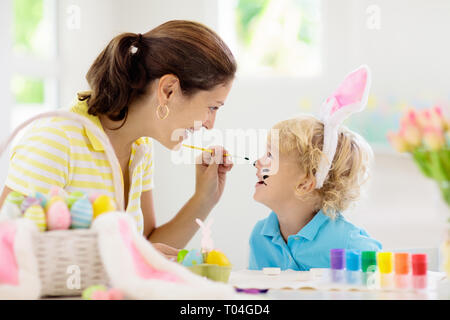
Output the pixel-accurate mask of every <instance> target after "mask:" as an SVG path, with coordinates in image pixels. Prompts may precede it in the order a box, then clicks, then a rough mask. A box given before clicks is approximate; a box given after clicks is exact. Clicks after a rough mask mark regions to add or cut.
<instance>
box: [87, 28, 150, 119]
mask: <svg viewBox="0 0 450 320" xmlns="http://www.w3.org/2000/svg"><path fill="white" fill-rule="evenodd" d="M145 51H146V46H145V43H144V41H143V39H142V35H140V34H134V33H122V34H120V35H118V36H116V37H115V38H114V39H112V40H111V41H110V42H109V44H108V46H107V47H106V48H105V49H104V50H103V51H102V52H101V53H100V55H99V56H98V57H97V59H96V60H95V61H94V63H93V64H92V66H91V68H90V69H89V71H88V73H87V75H86V79H87V81H88V83H89V86H90V87H91V90H92V92H91V95H90V97H89V113H90V114H93V115H99V114H105V115H107V116H108V117H109V118H110V119H111V120H115V121H118V120H123V119H124V118H125V117H126V115H127V112H128V105H129V103H130V101H131V100H132V99H134V98H135V97H136V96H138V95H139V94H141V93H143V92H144V91H145V86H146V84H147V82H148V79H147V69H146V68H145V61H144V59H145Z"/></svg>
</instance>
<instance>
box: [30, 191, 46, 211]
mask: <svg viewBox="0 0 450 320" xmlns="http://www.w3.org/2000/svg"><path fill="white" fill-rule="evenodd" d="M33 197H34V198H36V199H38V200H39V201H40V202H41V203H40V204H41V207H42V208H45V206H46V205H47V197H46V196H45V195H44V194H42V193H40V192H39V191H36V192H35V193H34V194H33Z"/></svg>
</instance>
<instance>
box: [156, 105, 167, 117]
mask: <svg viewBox="0 0 450 320" xmlns="http://www.w3.org/2000/svg"><path fill="white" fill-rule="evenodd" d="M162 108H165V109H166V110H165V113H164V116H161V109H162ZM169 113H170V110H169V107H168V106H167V104H165V105H164V106H161V105H158V107H157V108H156V116H157V117H158V119H159V120H164V119H165V118H167V117H168V116H169Z"/></svg>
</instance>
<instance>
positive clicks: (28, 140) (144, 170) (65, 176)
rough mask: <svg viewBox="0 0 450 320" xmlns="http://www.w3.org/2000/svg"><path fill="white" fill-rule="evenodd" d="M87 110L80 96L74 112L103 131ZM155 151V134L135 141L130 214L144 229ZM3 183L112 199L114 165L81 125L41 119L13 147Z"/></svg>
mask: <svg viewBox="0 0 450 320" xmlns="http://www.w3.org/2000/svg"><path fill="white" fill-rule="evenodd" d="M87 110H88V105H87V102H86V101H81V100H78V102H77V103H76V105H75V106H73V107H72V108H71V110H70V111H72V112H75V113H78V114H80V115H83V116H85V117H87V118H88V119H90V120H91V121H93V122H94V124H96V125H97V126H98V127H99V128H100V129H101V130H102V131H103V128H102V125H101V122H100V120H99V118H98V117H97V116H93V115H89V114H88V113H87ZM152 154H153V141H152V139H151V138H149V137H141V138H139V139H137V140H136V141H135V142H134V143H133V144H132V147H131V156H130V161H129V174H130V177H129V181H130V191H129V195H128V205H127V208H126V212H127V213H128V214H130V215H132V216H133V217H134V219H135V221H136V225H137V228H138V230H139V232H141V233H142V232H143V229H144V222H143V215H142V210H141V203H140V201H141V193H142V192H144V191H148V190H151V189H152V188H153V157H152ZM120 176H121V177H122V175H120ZM5 185H6V186H8V187H9V188H10V189H12V190H15V191H18V192H20V193H22V194H25V195H30V194H32V193H33V192H34V191H39V192H41V193H43V194H47V193H48V191H49V189H50V187H51V186H59V187H61V188H63V189H65V190H66V191H67V192H69V193H70V192H73V191H83V192H85V193H88V194H89V193H92V192H97V193H98V192H100V193H102V194H106V195H108V196H110V197H112V198H114V187H113V175H112V167H111V165H110V164H109V162H108V160H107V157H106V153H105V151H104V147H103V145H102V144H101V142H100V141H99V140H98V139H97V138H96V137H95V136H94V134H93V133H92V132H91V131H89V130H88V129H87V128H85V126H84V125H83V124H82V123H79V122H77V121H74V120H71V119H67V118H66V119H65V118H62V117H53V118H44V119H39V120H37V121H35V122H34V123H33V124H32V125H31V127H30V129H28V130H27V131H26V132H25V134H24V135H23V137H22V138H21V139H20V141H19V142H18V143H17V144H16V145H15V146H14V148H13V149H12V154H11V157H10V163H9V170H8V175H7V178H6V182H5ZM122 185H123V177H122Z"/></svg>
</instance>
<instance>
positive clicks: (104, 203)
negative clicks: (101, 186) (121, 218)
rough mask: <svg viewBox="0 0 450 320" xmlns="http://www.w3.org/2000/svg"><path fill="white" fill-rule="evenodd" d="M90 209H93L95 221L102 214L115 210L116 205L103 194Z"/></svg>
mask: <svg viewBox="0 0 450 320" xmlns="http://www.w3.org/2000/svg"><path fill="white" fill-rule="evenodd" d="M92 207H93V209H94V219H96V218H97V217H98V216H99V215H101V214H103V213H107V212H110V211H115V210H116V204H115V203H114V200H113V199H111V197H108V196H107V195H104V194H103V195H101V196H99V197H98V198H97V199H95V201H94V204H93V205H92Z"/></svg>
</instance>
